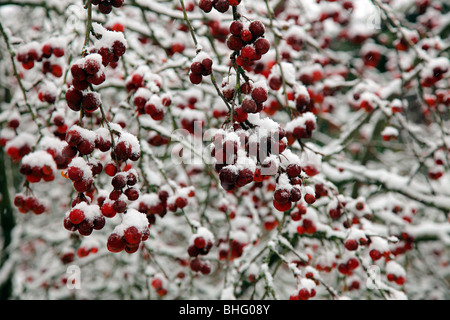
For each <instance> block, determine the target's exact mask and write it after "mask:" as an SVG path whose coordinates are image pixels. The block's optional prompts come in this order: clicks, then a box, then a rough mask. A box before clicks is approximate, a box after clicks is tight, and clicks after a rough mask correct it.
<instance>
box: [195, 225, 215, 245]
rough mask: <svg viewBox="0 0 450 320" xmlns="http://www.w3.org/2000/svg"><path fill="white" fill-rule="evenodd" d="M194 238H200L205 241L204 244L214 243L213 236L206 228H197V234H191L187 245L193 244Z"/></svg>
mask: <svg viewBox="0 0 450 320" xmlns="http://www.w3.org/2000/svg"><path fill="white" fill-rule="evenodd" d="M196 237H202V238H203V239H205V241H206V243H208V242H209V241H211V242H213V243H214V234H213V233H212V232H211V231H209V229H208V228H205V227H199V228H198V229H197V233H195V234H193V235H192V236H191V238H190V239H189V243H190V244H193V243H194V240H195V238H196Z"/></svg>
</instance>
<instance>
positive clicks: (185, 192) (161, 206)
mask: <svg viewBox="0 0 450 320" xmlns="http://www.w3.org/2000/svg"><path fill="white" fill-rule="evenodd" d="M194 196H195V191H194V190H193V188H190V187H178V188H176V189H175V190H173V189H171V188H170V187H169V186H167V185H163V186H161V187H160V189H159V191H158V192H157V193H146V194H143V195H142V196H140V198H139V202H138V203H137V210H138V211H139V212H142V213H144V214H146V216H147V219H148V222H149V223H150V224H155V223H156V216H159V217H160V218H163V217H164V216H165V215H166V213H167V212H168V211H171V212H176V211H177V210H183V209H184V208H185V207H186V206H187V205H188V204H189V198H192V197H194Z"/></svg>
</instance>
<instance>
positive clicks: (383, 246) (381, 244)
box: [369, 236, 389, 253]
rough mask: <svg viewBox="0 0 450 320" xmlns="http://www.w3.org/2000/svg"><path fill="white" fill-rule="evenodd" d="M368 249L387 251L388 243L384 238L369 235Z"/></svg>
mask: <svg viewBox="0 0 450 320" xmlns="http://www.w3.org/2000/svg"><path fill="white" fill-rule="evenodd" d="M370 240H371V242H370V245H369V249H370V250H378V251H379V252H381V253H383V252H388V251H389V243H388V242H387V240H386V239H383V238H380V237H376V236H375V237H370Z"/></svg>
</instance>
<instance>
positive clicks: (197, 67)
mask: <svg viewBox="0 0 450 320" xmlns="http://www.w3.org/2000/svg"><path fill="white" fill-rule="evenodd" d="M212 65H213V61H212V60H211V58H210V57H209V55H208V54H206V53H204V52H199V53H198V54H197V56H196V57H195V58H194V60H193V62H192V64H191V67H190V72H189V80H190V81H191V83H192V84H199V83H201V82H202V80H203V77H205V76H209V75H210V74H211V73H212Z"/></svg>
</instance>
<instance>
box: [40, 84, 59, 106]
mask: <svg viewBox="0 0 450 320" xmlns="http://www.w3.org/2000/svg"><path fill="white" fill-rule="evenodd" d="M56 93H57V89H56V86H55V85H54V84H53V83H50V82H48V83H46V84H45V85H44V86H42V87H41V88H39V93H38V99H39V101H42V102H47V103H49V104H53V103H55V101H56Z"/></svg>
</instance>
